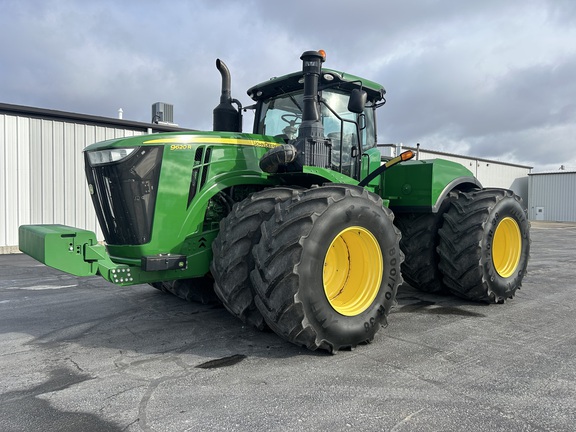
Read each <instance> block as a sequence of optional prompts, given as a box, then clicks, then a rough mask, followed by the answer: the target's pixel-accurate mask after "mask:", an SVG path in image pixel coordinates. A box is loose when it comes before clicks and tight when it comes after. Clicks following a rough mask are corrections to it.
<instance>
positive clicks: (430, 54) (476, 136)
mask: <svg viewBox="0 0 576 432" xmlns="http://www.w3.org/2000/svg"><path fill="white" fill-rule="evenodd" d="M574 23H576V3H575V2H573V1H571V0H525V1H523V2H518V1H511V0H510V1H505V0H486V1H483V2H461V1H456V0H443V1H442V0H436V1H433V0H411V1H405V2H394V4H393V3H392V2H382V1H376V0H370V1H365V2H361V3H355V4H351V3H350V2H348V1H343V0H333V1H331V2H330V3H329V4H327V3H325V2H310V1H303V0H295V1H292V2H290V3H289V4H287V3H278V2H271V1H265V0H249V1H244V2H242V3H240V2H235V1H231V0H220V1H215V0H211V1H208V0H197V1H170V2H168V1H151V0H141V1H135V0H131V1H124V2H112V1H111V0H103V1H98V2H83V1H80V0H67V1H66V0H62V1H56V0H46V1H40V0H36V1H35V0H31V1H26V2H21V1H17V0H7V1H5V2H3V13H2V15H1V16H0V28H1V29H2V32H3V35H4V41H5V43H3V44H2V45H1V46H0V56H1V58H2V59H3V61H2V67H1V68H0V94H1V95H2V96H1V97H0V100H1V101H2V102H6V103H16V104H23V105H31V106H40V107H46V108H52V109H60V110H66V111H77V112H82V113H88V114H94V115H104V116H111V117H113V116H115V115H116V112H117V110H118V108H120V107H122V108H123V110H124V112H125V117H124V118H127V119H132V120H138V121H150V105H151V104H152V103H153V102H156V101H165V102H170V103H173V104H174V105H175V117H176V118H175V120H176V121H177V122H178V123H179V124H180V125H182V126H185V127H193V128H199V129H207V128H210V127H211V122H212V120H211V112H212V109H213V107H214V106H215V105H216V104H217V102H218V98H219V86H220V79H219V75H218V73H217V71H216V69H215V67H214V60H215V59H216V58H217V57H219V58H222V59H223V60H224V61H225V62H226V63H227V64H228V66H229V67H230V69H231V71H232V77H233V93H234V96H235V97H236V98H238V99H240V100H241V101H243V102H245V103H249V102H250V101H249V99H248V98H247V97H246V95H245V90H246V89H247V88H248V87H250V86H252V85H253V84H256V83H257V82H260V81H262V80H266V79H268V78H270V77H272V76H277V75H281V74H284V73H288V72H292V71H294V70H297V69H299V67H300V64H299V55H300V54H301V52H302V51H304V50H308V49H319V48H323V49H325V50H326V51H327V52H328V60H327V64H326V66H327V67H331V68H334V69H340V70H345V71H348V72H351V73H354V74H356V75H360V76H364V77H366V78H368V79H371V80H374V81H377V82H381V83H382V84H384V86H385V87H386V88H387V90H388V95H387V99H388V104H387V105H386V106H385V107H383V108H381V110H380V112H379V121H380V126H379V138H380V142H404V143H405V144H414V143H416V142H420V143H422V145H423V146H424V147H426V148H432V149H437V150H445V151H453V152H458V153H463V152H469V153H470V154H472V155H475V156H480V157H491V158H500V159H502V160H509V161H511V162H517V163H525V164H530V165H535V166H537V167H541V168H551V167H556V168H557V166H559V165H560V164H565V165H568V166H571V165H573V166H574V167H575V168H576V156H573V154H572V152H573V151H572V148H573V146H574V144H575V143H574V139H575V137H576V134H575V128H576V127H575V124H576V121H575V120H576V108H575V105H574V102H573V95H574V94H576V88H575V86H576V84H575V83H574V80H573V78H572V77H574V76H576V43H574V42H575V41H576V26H574ZM245 128H246V129H249V125H247V124H246V125H245ZM551 146H554V147H555V148H556V149H557V150H558V151H555V152H552V151H551Z"/></svg>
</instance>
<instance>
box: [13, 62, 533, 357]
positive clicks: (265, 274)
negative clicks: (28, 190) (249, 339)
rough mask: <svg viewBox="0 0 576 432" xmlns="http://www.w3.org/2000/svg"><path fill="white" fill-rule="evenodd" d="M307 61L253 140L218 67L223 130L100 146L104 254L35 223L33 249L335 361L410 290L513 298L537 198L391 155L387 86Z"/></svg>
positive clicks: (91, 165)
mask: <svg viewBox="0 0 576 432" xmlns="http://www.w3.org/2000/svg"><path fill="white" fill-rule="evenodd" d="M301 60H302V61H303V67H302V70H301V71H299V72H295V73H292V74H289V75H285V76H282V77H279V78H273V79H271V80H269V81H266V82H264V83H261V84H258V85H256V86H254V87H252V88H250V89H249V90H248V95H249V96H250V97H251V98H252V99H253V100H254V102H255V104H254V105H252V106H251V107H249V108H251V109H254V110H255V118H254V129H253V133H252V134H248V133H243V132H242V114H241V113H242V106H241V104H240V102H239V101H237V100H236V99H232V97H231V92H230V73H229V71H228V68H227V67H226V65H225V64H224V63H223V62H221V61H220V60H217V61H216V66H217V68H218V70H219V71H220V73H221V76H222V95H221V98H220V104H219V105H218V106H217V107H216V108H215V110H214V131H213V132H196V131H186V132H176V133H161V134H153V135H144V136H135V137H129V138H120V139H114V140H109V141H104V142H100V143H96V144H92V145H90V146H88V147H87V148H86V149H85V151H84V154H85V162H86V176H87V179H88V190H89V192H90V195H91V197H92V201H93V203H94V207H95V209H96V213H97V216H98V221H99V223H100V226H101V228H102V231H103V234H104V238H105V245H102V244H98V242H97V240H96V235H95V234H94V233H93V232H91V231H86V230H82V229H77V228H73V227H68V226H63V225H23V226H21V227H20V230H19V244H20V249H21V250H22V251H23V252H25V253H26V254H28V255H30V256H32V257H34V258H35V259H37V260H39V261H41V262H43V263H45V264H47V265H49V266H52V267H54V268H56V269H60V270H62V271H65V272H68V273H71V274H73V275H77V276H88V275H96V274H99V275H101V276H102V277H103V278H105V279H106V280H108V281H110V282H112V283H114V284H117V285H121V286H125V285H133V284H142V283H148V284H151V285H152V286H154V287H156V288H158V289H161V290H163V291H167V292H171V293H173V294H176V295H178V296H180V297H183V298H186V299H188V300H198V301H204V302H207V301H210V300H211V299H212V297H216V296H217V298H218V299H219V301H220V302H222V304H223V305H224V306H225V307H226V308H227V309H228V310H229V311H230V312H231V313H232V314H233V315H235V316H237V317H238V318H240V319H241V320H242V321H244V322H246V323H248V324H251V325H253V326H255V327H257V328H259V329H264V328H268V327H269V328H271V329H272V330H274V331H275V332H276V333H277V334H278V335H280V336H281V337H283V338H284V339H286V340H288V341H290V342H292V343H295V344H297V345H300V346H305V347H307V348H309V349H311V350H316V349H324V350H327V351H329V352H336V351H338V350H340V349H350V348H354V347H355V346H357V345H358V344H360V343H364V342H370V341H371V340H372V339H373V338H374V335H375V333H376V332H377V331H378V329H379V328H380V327H382V326H384V325H385V324H386V318H387V315H388V313H389V311H390V308H391V307H392V306H393V304H394V302H395V297H396V292H397V289H398V286H399V285H400V284H401V283H402V282H403V280H406V281H407V282H408V283H409V284H410V285H412V286H413V287H415V288H417V289H419V290H422V291H426V292H436V293H441V292H450V293H453V294H456V295H458V296H460V297H463V298H465V299H469V300H473V301H479V302H487V303H502V302H504V300H505V299H507V298H511V297H513V296H514V293H515V292H516V290H517V289H518V288H519V287H520V285H521V282H522V278H523V277H524V274H525V271H526V265H527V261H528V255H529V247H530V240H529V222H528V221H527V218H526V213H525V210H524V209H523V207H522V205H521V201H520V198H519V197H517V196H516V195H514V194H513V193H512V192H511V191H508V190H502V189H483V188H482V187H481V185H480V183H479V182H478V180H477V179H476V178H474V176H473V175H472V173H471V172H470V171H469V170H467V169H466V168H464V167H463V166H461V165H459V164H456V163H453V162H449V161H446V160H442V159H435V160H413V159H412V158H413V156H414V154H413V153H412V152H411V151H407V152H404V153H402V154H401V155H398V156H397V157H395V158H391V159H387V158H382V156H381V155H380V152H379V149H378V148H377V146H376V116H375V111H376V109H377V108H378V107H380V106H382V105H383V104H384V102H385V100H384V94H385V91H384V88H383V87H382V86H381V85H379V84H376V83H374V82H372V81H368V80H365V79H363V78H359V77H357V76H353V75H349V74H347V73H343V72H339V71H335V70H330V69H325V68H322V63H323V62H324V61H325V53H324V52H323V51H307V52H305V53H303V54H302V56H301ZM410 159H412V160H410ZM402 276H403V277H402ZM403 278H404V279H403Z"/></svg>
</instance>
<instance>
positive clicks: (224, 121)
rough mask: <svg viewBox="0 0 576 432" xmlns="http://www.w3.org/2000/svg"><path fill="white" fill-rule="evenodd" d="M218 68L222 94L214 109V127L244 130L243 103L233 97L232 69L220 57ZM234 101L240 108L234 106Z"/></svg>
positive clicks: (223, 129)
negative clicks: (220, 76)
mask: <svg viewBox="0 0 576 432" xmlns="http://www.w3.org/2000/svg"><path fill="white" fill-rule="evenodd" d="M216 69H218V71H220V75H222V94H221V96H220V104H218V106H217V107H216V108H214V111H213V123H212V129H213V130H214V131H221V132H242V104H241V103H240V102H239V101H238V100H236V99H232V92H231V84H230V82H231V80H230V70H229V69H228V67H227V66H226V64H225V63H224V62H223V61H222V60H220V59H217V60H216ZM234 103H235V104H236V105H237V106H238V108H236V107H234V105H233V104H234Z"/></svg>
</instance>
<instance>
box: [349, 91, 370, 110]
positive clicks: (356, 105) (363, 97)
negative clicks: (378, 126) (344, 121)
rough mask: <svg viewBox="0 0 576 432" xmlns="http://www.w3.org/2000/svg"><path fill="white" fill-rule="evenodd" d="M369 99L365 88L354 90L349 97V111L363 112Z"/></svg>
mask: <svg viewBox="0 0 576 432" xmlns="http://www.w3.org/2000/svg"><path fill="white" fill-rule="evenodd" d="M367 100H368V94H367V93H366V92H365V91H364V90H360V89H354V90H352V92H351V93H350V99H348V111H350V112H353V113H355V114H362V113H363V112H364V106H365V105H366V101H367Z"/></svg>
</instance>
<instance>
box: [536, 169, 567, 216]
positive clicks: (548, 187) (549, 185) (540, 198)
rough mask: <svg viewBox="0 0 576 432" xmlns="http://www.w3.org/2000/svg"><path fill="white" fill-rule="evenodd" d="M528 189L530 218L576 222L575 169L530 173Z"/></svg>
mask: <svg viewBox="0 0 576 432" xmlns="http://www.w3.org/2000/svg"><path fill="white" fill-rule="evenodd" d="M529 191H530V195H529V197H528V201H529V203H530V204H529V207H528V217H529V218H530V219H531V220H542V221H553V222H576V171H549V172H540V173H531V174H530V175H529Z"/></svg>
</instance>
